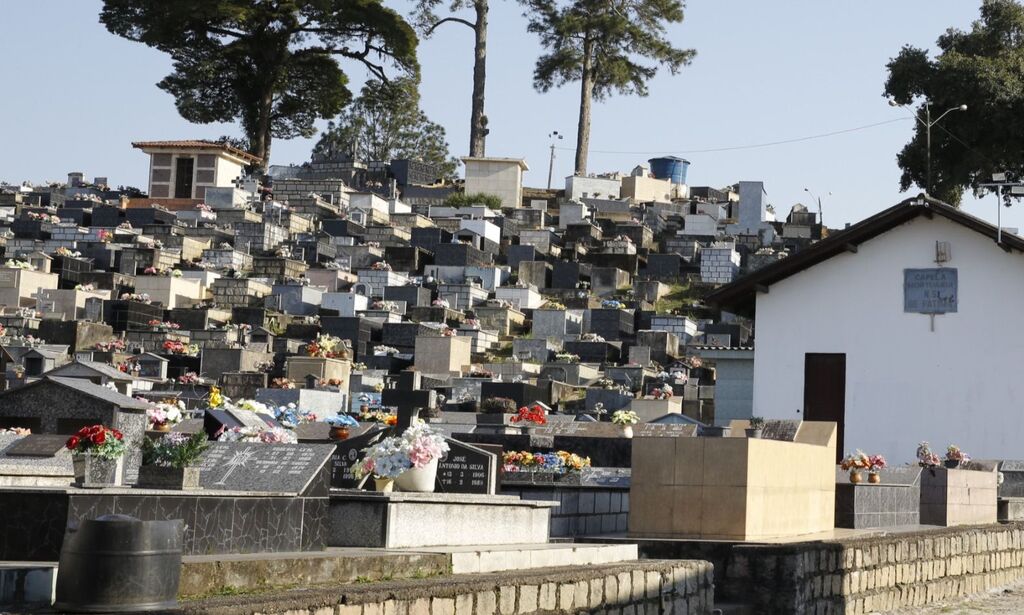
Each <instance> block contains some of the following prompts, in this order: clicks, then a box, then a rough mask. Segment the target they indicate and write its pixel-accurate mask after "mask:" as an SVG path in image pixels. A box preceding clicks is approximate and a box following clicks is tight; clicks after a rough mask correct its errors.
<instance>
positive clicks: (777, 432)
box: [761, 419, 801, 442]
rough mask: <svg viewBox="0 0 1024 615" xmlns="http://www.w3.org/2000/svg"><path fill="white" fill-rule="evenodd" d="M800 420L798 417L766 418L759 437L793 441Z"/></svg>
mask: <svg viewBox="0 0 1024 615" xmlns="http://www.w3.org/2000/svg"><path fill="white" fill-rule="evenodd" d="M800 422H801V421H800V419H768V420H767V421H765V422H764V428H763V429H762V430H761V438H763V439H765V440H781V441H783V442H793V441H794V440H796V432H797V430H798V429H800Z"/></svg>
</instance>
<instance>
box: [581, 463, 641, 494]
mask: <svg viewBox="0 0 1024 615" xmlns="http://www.w3.org/2000/svg"><path fill="white" fill-rule="evenodd" d="M630 475H631V472H630V469H629V468H583V470H582V471H581V472H580V486H582V487H620V488H627V489H628V488H629V479H630Z"/></svg>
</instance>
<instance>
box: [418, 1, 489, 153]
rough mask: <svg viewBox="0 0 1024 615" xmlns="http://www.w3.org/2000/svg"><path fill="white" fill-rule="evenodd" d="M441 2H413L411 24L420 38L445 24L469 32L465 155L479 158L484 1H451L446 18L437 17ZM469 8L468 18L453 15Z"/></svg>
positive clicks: (482, 146) (483, 137)
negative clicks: (470, 68) (469, 101)
mask: <svg viewBox="0 0 1024 615" xmlns="http://www.w3.org/2000/svg"><path fill="white" fill-rule="evenodd" d="M442 3H443V0H417V2H416V10H415V13H414V17H415V23H416V25H417V27H418V28H419V29H420V31H421V32H423V35H424V36H430V35H432V34H433V33H434V30H436V29H437V28H438V27H439V26H441V25H443V24H446V23H455V24H462V25H464V26H467V27H469V28H470V29H472V30H473V99H472V106H471V108H470V113H469V155H470V156H483V155H484V153H485V150H486V141H487V133H489V132H490V131H489V130H488V129H487V116H486V115H484V89H485V85H486V83H487V10H488V8H489V7H488V4H487V0H451V2H450V3H449V4H448V11H449V12H450V13H452V14H451V15H448V16H446V17H440V16H438V14H437V8H438V7H439V6H440V5H441V4H442ZM467 9H472V11H473V16H472V19H471V20H470V19H465V18H463V17H459V16H457V15H456V14H455V13H459V12H460V11H465V10H467Z"/></svg>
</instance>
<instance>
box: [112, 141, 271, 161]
mask: <svg viewBox="0 0 1024 615" xmlns="http://www.w3.org/2000/svg"><path fill="white" fill-rule="evenodd" d="M132 147H134V148H137V149H145V148H147V147H182V148H192V149H217V150H221V151H226V152H231V153H232V154H234V155H236V156H238V157H239V158H244V159H245V160H249V161H251V162H259V161H260V158H259V157H258V156H255V155H253V154H250V153H249V152H246V151H244V150H240V149H238V148H237V147H232V146H230V145H228V144H226V143H219V142H217V141H208V140H206V139H184V140H180V141H133V142H132Z"/></svg>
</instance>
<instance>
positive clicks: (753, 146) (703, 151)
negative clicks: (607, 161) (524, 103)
mask: <svg viewBox="0 0 1024 615" xmlns="http://www.w3.org/2000/svg"><path fill="white" fill-rule="evenodd" d="M910 119H913V118H910V117H898V118H896V119H893V120H886V121H884V122H876V123H874V124H866V125H864V126H856V127H854V128H845V129H843V130H835V131H832V132H825V133H821V134H817V135H808V136H806V137H796V138H794V139H784V140H782V141H770V142H768V143H754V144H750V145H734V146H730V147H712V148H707V149H692V150H687V151H677V152H674V153H676V154H708V153H712V152H729V151H735V150H742V149H756V148H760V147H772V146H775V145H786V144H788V143H800V142H801V141H810V140H812V139H824V138H826V137H834V136H836V135H842V134H847V133H850V132H857V131H859V130H867V129H868V128H875V127H878V126H885V125H886V124H893V123H895V122H905V121H907V120H910ZM557 149H561V150H566V151H575V148H572V147H559V148H557ZM590 153H591V154H638V155H658V154H664V153H665V150H660V151H634V152H628V151H613V150H597V149H592V150H590Z"/></svg>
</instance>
